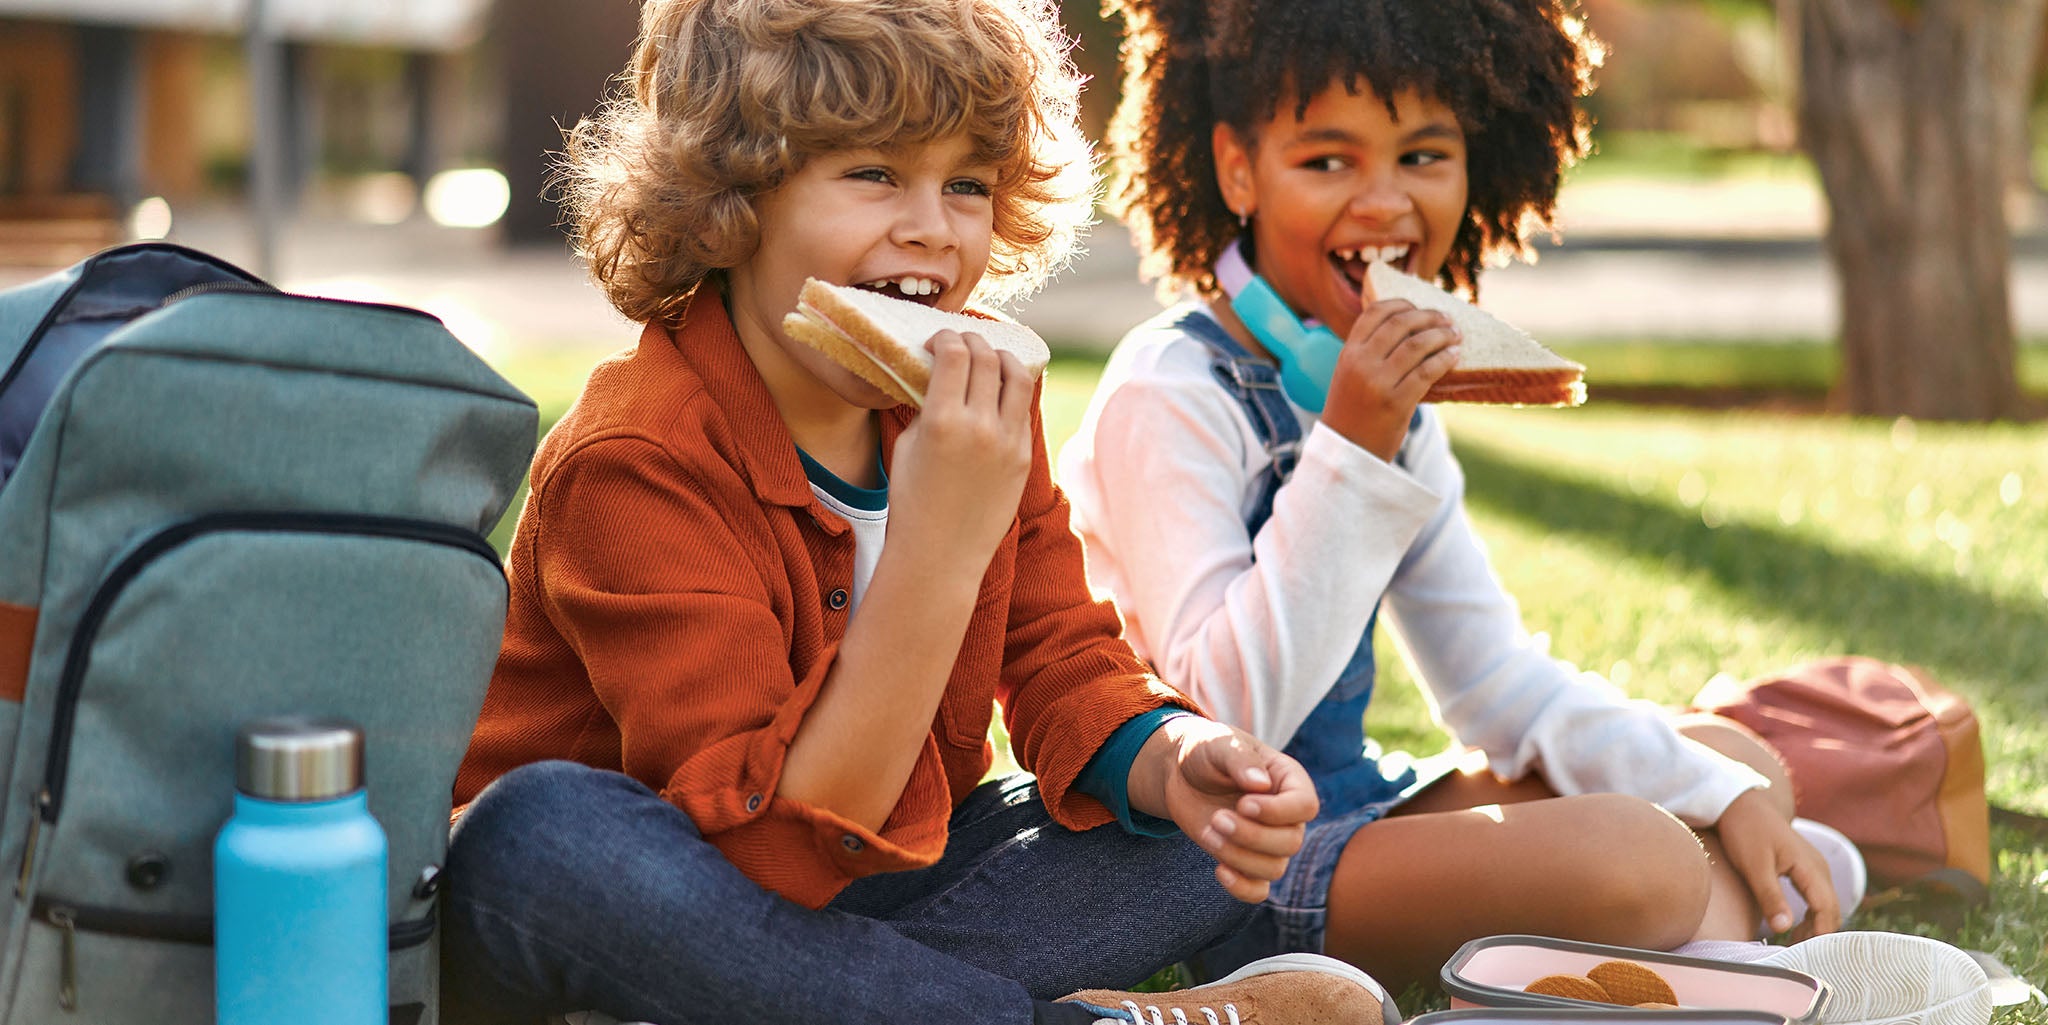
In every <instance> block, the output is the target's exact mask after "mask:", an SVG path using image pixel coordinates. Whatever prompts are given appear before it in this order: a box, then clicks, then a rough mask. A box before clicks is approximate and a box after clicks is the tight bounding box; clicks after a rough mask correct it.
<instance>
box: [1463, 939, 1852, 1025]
mask: <svg viewBox="0 0 2048 1025" xmlns="http://www.w3.org/2000/svg"><path fill="white" fill-rule="evenodd" d="M1602 961H1634V962H1636V963H1637V964H1640V965H1643V966H1644V967H1646V968H1650V969H1652V970H1654V971H1655V972H1656V973H1657V974H1659V975H1661V976H1663V977H1664V980H1665V981H1666V982H1669V983H1670V984H1671V990H1672V992H1673V993H1675V994H1677V996H1678V1003H1679V1006H1680V1008H1681V1010H1678V1011H1660V1010H1651V1009H1642V1010H1636V1009H1633V1008H1621V1009H1620V1010H1624V1011H1629V1012H1630V1015H1629V1020H1628V1023H1623V1022H1622V1021H1621V1020H1620V1019H1610V1018H1603V1019H1601V1020H1602V1021H1613V1022H1614V1023H1615V1025H1631V1023H1633V1022H1634V1021H1635V1020H1636V1019H1637V1018H1638V1017H1640V1016H1643V1015H1649V1016H1652V1017H1654V1018H1656V1019H1657V1020H1659V1021H1665V1022H1670V1023H1673V1025H1677V1023H1681V1022H1685V1021H1688V1020H1690V1019H1688V1018H1686V1017H1684V1015H1685V1014H1687V1013H1688V1012H1693V1011H1706V1010H1712V1011H1717V1012H1729V1011H1747V1012H1763V1013H1764V1014H1765V1015H1766V1016H1768V1017H1771V1018H1774V1019H1783V1020H1784V1021H1785V1022H1787V1023H1788V1025H1814V1023H1816V1022H1818V1021H1819V1020H1820V1013H1821V1010H1822V1008H1824V1007H1826V1006H1827V1001H1828V987H1827V984H1826V983H1824V982H1822V981H1820V980H1819V979H1816V978H1814V977H1813V976H1811V975H1807V974H1805V973H1804V972H1795V971H1793V970H1791V969H1789V968H1779V967H1776V966H1774V965H1760V964H1745V963H1742V962H1739V961H1711V960H1708V959H1706V958H1698V957H1683V956H1680V955H1677V954H1667V953H1663V952H1661V951H1655V950H1638V949H1636V948H1633V947H1614V946H1608V945H1607V944H1604V943H1581V942H1578V941H1576V940H1560V939H1553V938H1551V937H1548V936H1487V937H1484V938H1481V939H1476V940H1473V941H1471V942H1470V943H1467V944H1465V945H1464V946H1462V947H1459V948H1458V952H1457V953H1456V954H1453V955H1452V956H1451V959H1450V960H1449V961H1447V962H1445V963H1444V967H1443V987H1444V992H1445V993H1447V994H1449V995H1450V998H1451V1007H1453V1008H1554V1009H1559V1010H1563V1009H1570V1010H1573V1011H1580V1012H1591V1011H1601V1010H1605V1011H1608V1012H1614V1011H1616V1010H1617V1008H1616V1006H1615V1005H1613V1004H1602V1003H1595V1002H1593V1001H1590V1000H1574V999H1571V998H1569V997H1557V996H1548V995H1545V994H1540V993H1525V992H1523V991H1522V987H1524V986H1527V985H1528V984H1529V983H1531V982H1534V981H1536V980H1537V979H1540V978H1542V977H1543V976H1546V975H1584V974H1586V972H1587V970H1588V969H1590V968H1592V967H1593V966H1594V965H1597V964H1599V963H1600V962H1602ZM1487 1020H1489V1021H1490V1020H1492V1019H1487ZM1545 1020H1553V1021H1555V1020H1567V1019H1562V1018H1551V1019H1545ZM1569 1020H1574V1021H1576V1020H1579V1019H1577V1018H1572V1019H1569ZM1715 1020H1731V1019H1728V1018H1727V1017H1726V1016H1725V1015H1723V1016H1722V1017H1720V1018H1717V1019H1715ZM1742 1020H1744V1021H1750V1020H1752V1019H1746V1018H1745V1019H1742ZM1468 1025H1480V1023H1479V1019H1472V1020H1471V1021H1470V1022H1469V1023H1468Z"/></svg>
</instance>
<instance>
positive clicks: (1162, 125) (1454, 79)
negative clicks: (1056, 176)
mask: <svg viewBox="0 0 2048 1025" xmlns="http://www.w3.org/2000/svg"><path fill="white" fill-rule="evenodd" d="M1567 3H1568V0H1107V2H1106V3H1105V7H1104V10H1105V13H1107V14H1111V15H1114V14H1119V13H1120V14H1122V15H1123V18H1124V22H1125V32H1126V35H1125V38H1124V45H1123V68H1124V86H1123V98H1122V101H1121V103H1120V104H1119V105H1118V108H1117V112H1116V116H1115V118H1114V119H1113V120H1112V122H1111V125H1110V131H1109V143H1110V148H1111V151H1112V154H1113V160H1114V166H1115V174H1116V183H1115V185H1114V186H1113V189H1112V193H1111V197H1110V202H1111V209H1112V210H1113V212H1114V213H1115V214H1116V215H1117V216H1118V217H1119V218H1121V219H1122V220H1123V221H1124V223H1126V224H1127V225H1129V226H1130V228H1131V230H1132V232H1133V233H1134V235H1135V236H1136V240H1137V243H1138V246H1139V248H1140V249H1141V250H1142V251H1143V252H1144V253H1145V254H1146V270H1147V272H1148V273H1150V274H1152V275H1156V276H1161V277H1163V278H1164V279H1165V280H1166V282H1167V283H1168V284H1171V285H1192V286H1194V287H1195V288H1197V289H1199V290H1202V291H1213V290H1214V289H1215V287H1216V282H1215V277H1214V274H1213V272H1212V268H1213V266H1214V265H1215V262H1216V259H1217V257H1218V256H1220V255H1221V254H1222V251H1223V248H1224V247H1225V246H1227V245H1229V244H1230V242H1231V240H1232V239H1234V238H1236V237H1237V235H1238V223H1237V218H1236V216H1235V215H1233V214H1232V213H1231V212H1230V210H1229V209H1228V208H1227V207H1226V206H1225V205H1224V202H1223V196H1222V194H1221V192H1219V191H1218V189H1217V187H1216V165H1215V158H1214V156H1213V155H1212V153H1211V152H1210V135H1211V129H1212V127H1213V126H1214V125H1216V124H1218V123H1222V124H1226V125H1229V126H1230V127H1231V128H1232V129H1234V130H1235V131H1237V132H1238V134H1239V135H1240V137H1242V138H1246V139H1254V140H1255V139H1256V138H1257V129H1258V128H1259V126H1261V125H1263V124H1265V123H1266V122H1267V121H1268V120H1270V119H1271V118H1272V117H1273V116H1274V115H1275V114H1276V113H1277V112H1278V111H1279V105H1280V104H1281V103H1282V102H1283V101H1286V100H1290V99H1291V100H1292V101H1293V102H1294V103H1295V105H1296V116H1300V115H1301V113H1302V112H1304V111H1306V109H1307V107H1308V103H1309V101H1310V100H1311V99H1313V98H1314V97H1315V96H1316V95H1317V94H1319V93H1321V92H1322V91H1323V90H1324V89H1325V88H1328V87H1329V86H1331V85H1336V84H1342V85H1344V86H1345V87H1346V88H1347V89H1351V90H1352V91H1353V92H1354V93H1356V92H1358V91H1361V90H1362V89H1370V90H1371V91H1372V93H1373V94H1374V95H1376V96H1379V97H1381V98H1383V99H1385V100H1387V108H1388V112H1389V113H1390V114H1391V113H1392V112H1393V100H1392V98H1393V97H1395V96H1398V95H1400V94H1402V93H1404V92H1407V91H1410V90H1413V91H1416V92H1418V93H1421V94H1422V95H1424V96H1428V97H1432V98H1434V99H1435V100H1436V101H1438V102H1440V103H1442V104H1444V105H1445V106H1447V107H1449V108H1450V109H1451V111H1452V112H1453V113H1454V114H1455V115H1456V116H1457V118H1458V124H1459V125H1460V126H1461V127H1462V128H1463V129H1464V131H1465V140H1466V152H1467V154H1468V156H1467V161H1466V173H1467V179H1468V180H1467V194H1468V199H1467V204H1466V210H1465V218H1464V221H1463V222H1462V223H1461V224H1460V225H1459V228H1458V234H1457V237H1456V239H1455V240H1454V241H1453V243H1452V246H1451V252H1450V256H1449V258H1448V259H1446V260H1445V261H1444V267H1443V271H1442V274H1441V276H1440V277H1441V281H1442V283H1443V284H1444V286H1445V287H1447V288H1450V289H1453V290H1455V291H1462V292H1465V293H1466V294H1468V295H1475V296H1476V295H1477V293H1478V275H1479V268H1480V267H1481V265H1482V264H1483V263H1485V262H1486V261H1487V260H1488V259H1489V258H1491V257H1495V256H1501V257H1506V256H1527V255H1528V251H1529V246H1528V240H1529V236H1530V233H1531V232H1533V231H1534V230H1537V229H1538V228H1547V227H1549V226H1550V225H1551V216H1552V212H1553V210H1554V208H1555V206H1556V202H1557V189H1558V184H1559V180H1560V178H1561V177H1562V175H1563V172H1564V169H1565V168H1566V167H1568V166H1570V165H1571V164H1572V162H1574V161H1575V160H1577V159H1578V158H1579V157H1581V156H1584V155H1585V153H1586V151H1587V146H1588V137H1587V128H1588V125H1587V120H1586V117H1585V115H1584V113H1583V112H1582V111H1581V110H1580V109H1579V105H1578V100H1579V97H1581V96H1583V95H1584V94H1585V93H1586V91H1587V90H1588V89H1589V88H1590V87H1591V84H1592V74H1593V69H1594V68H1595V67H1596V66H1598V64H1599V61H1600V56H1601V49H1600V45H1599V43H1598V42H1597V41H1596V40H1594V39H1593V38H1592V36H1591V35H1590V34H1589V33H1587V32H1586V31H1585V30H1584V28H1583V26H1582V25H1581V23H1580V22H1579V20H1578V18H1577V17H1576V16H1575V15H1574V14H1573V13H1572V12H1571V11H1570V10H1569V9H1568V8H1567V6H1566V5H1567Z"/></svg>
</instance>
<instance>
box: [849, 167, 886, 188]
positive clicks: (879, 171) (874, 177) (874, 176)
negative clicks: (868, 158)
mask: <svg viewBox="0 0 2048 1025" xmlns="http://www.w3.org/2000/svg"><path fill="white" fill-rule="evenodd" d="M846 176H847V177H848V178H854V179H857V180H860V181H864V182H881V183H884V184H887V183H888V182H890V181H893V180H894V179H893V178H891V177H890V175H889V172H888V171H887V170H885V169H883V168H880V167H859V168H855V169H853V170H851V171H848V172H846Z"/></svg>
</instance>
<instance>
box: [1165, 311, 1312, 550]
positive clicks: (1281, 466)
mask: <svg viewBox="0 0 2048 1025" xmlns="http://www.w3.org/2000/svg"><path fill="white" fill-rule="evenodd" d="M1173 327H1174V328H1175V329H1177V330H1179V331H1181V332H1183V333H1185V334H1186V335H1188V336H1189V337H1191V338H1193V339H1195V340H1196V341H1199V342H1201V343H1202V344H1204V345H1206V346H1208V347H1209V351H1210V353H1211V354H1212V355H1213V357H1214V359H1213V360H1212V362H1211V363H1210V364H1209V372H1210V373H1211V374H1213V375H1215V377H1216V382H1217V383H1218V384H1221V385H1222V386H1223V390H1224V391H1225V392H1227V393H1229V395H1230V397H1231V398H1233V399H1235V400H1236V401H1237V404H1238V406H1239V407H1240V408H1242V409H1243V410H1244V415H1245V418H1246V419H1247V420H1249V421H1250V422H1251V425H1252V433H1254V434H1256V435H1258V438H1259V444H1260V445H1262V446H1264V447H1265V450H1266V455H1267V457H1268V458H1270V459H1271V460H1272V463H1271V464H1270V465H1269V466H1267V467H1266V469H1265V470H1263V471H1261V472H1260V474H1259V478H1258V480H1257V482H1256V483H1255V484H1254V491H1253V493H1254V495H1256V496H1257V497H1256V498H1255V500H1254V501H1253V503H1252V512H1251V515H1250V516H1248V517H1246V519H1245V526H1246V527H1247V528H1249V529H1250V531H1251V532H1252V533H1253V534H1254V535H1256V534H1257V533H1258V532H1259V528H1260V527H1262V526H1264V525H1265V523H1266V520H1267V519H1268V518H1270V517H1271V516H1272V515H1273V496H1274V495H1275V494H1277V493H1278V492H1279V490H1280V485H1282V484H1285V483H1286V482H1287V478H1288V477H1290V476H1292V475H1293V474H1294V467H1295V464H1296V463H1298V462H1300V461H1301V420H1300V419H1299V418H1297V417H1296V416H1295V414H1294V407H1293V406H1291V405H1289V404H1288V402H1287V395H1286V393H1284V392H1283V391H1281V389H1280V367H1279V366H1278V365H1276V364H1275V363H1273V362H1272V361H1271V360H1267V359H1261V358H1259V357H1257V356H1254V355H1252V354H1251V353H1250V352H1249V351H1247V350H1246V349H1245V347H1244V346H1243V345H1241V344H1239V343H1238V341H1237V339H1235V338H1232V337H1230V332H1228V331H1225V330H1223V325H1221V324H1218V323H1217V322H1216V321H1215V320H1214V319H1212V318H1211V317H1209V315H1208V314H1206V313H1203V312H1202V311H1201V310H1199V309H1194V308H1190V309H1189V310H1188V311H1187V312H1186V313H1184V314H1182V315H1181V317H1180V319H1179V320H1177V321H1176V322H1175V323H1174V325H1173Z"/></svg>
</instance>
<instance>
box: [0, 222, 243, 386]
mask: <svg viewBox="0 0 2048 1025" xmlns="http://www.w3.org/2000/svg"><path fill="white" fill-rule="evenodd" d="M142 251H157V252H167V253H176V254H178V255H180V256H183V257H186V258H187V259H191V260H196V261H198V262H200V263H204V264H208V265H210V266H212V267H214V268H215V269H217V270H220V271H223V272H225V273H228V274H231V275H233V276H235V277H238V278H241V279H243V280H244V281H246V282H247V283H249V284H250V285H255V286H260V287H262V288H267V289H270V290H271V291H276V289H275V288H274V287H273V286H271V285H270V284H269V283H268V282H265V281H264V280H262V279H261V278H258V277H256V276H255V275H252V274H250V273H249V272H248V271H245V270H243V269H241V268H240V267H237V266H235V265H234V264H231V263H228V262H227V261H225V260H219V259H215V258H214V257H212V256H209V255H207V254H205V253H202V252H200V251H199V250H197V249H188V248H186V247H185V246H181V245H176V244H174V243H170V242H149V243H143V244H141V245H139V246H131V247H124V248H121V249H110V250H108V251H106V252H104V253H99V254H97V255H94V256H92V257H90V258H88V259H87V260H86V261H85V263H84V265H83V266H82V267H81V268H80V269H79V272H78V280H77V281H73V282H72V283H71V284H70V286H69V287H67V288H65V289H64V294H62V295H60V296H58V297H57V301H56V302H53V303H51V304H50V308H49V310H47V311H45V312H44V313H43V319H41V320H39V321H37V322H36V326H35V330H33V331H30V332H29V333H28V339H27V340H26V341H24V342H22V345H21V351H20V352H18V353H15V355H14V362H13V363H10V364H8V366H7V371H6V372H5V373H0V395H4V394H6V392H7V386H8V385H10V384H13V383H14V379H15V378H16V377H18V376H20V374H21V371H22V368H23V367H26V366H28V361H29V357H31V356H33V355H35V351H36V346H37V344H39V343H40V342H42V340H43V336H44V335H46V334H48V333H49V332H50V327H51V326H52V325H54V324H55V323H56V322H57V315H58V314H60V313H62V312H64V310H65V308H66V307H68V306H70V305H71V300H73V299H76V298H78V293H79V290H81V289H83V288H84V287H85V283H86V282H87V281H89V280H91V279H92V275H93V272H94V271H96V270H98V269H99V267H100V264H101V263H102V262H104V261H106V260H109V259H113V258H116V257H121V256H129V255H133V254H135V253H137V252H142ZM196 287H198V286H190V287H187V288H185V289H182V290H181V291H180V292H176V293H173V294H172V296H171V298H177V297H179V296H180V295H182V294H183V293H184V292H190V291H191V290H192V288H196ZM170 301H171V299H169V298H167V299H165V300H164V301H163V302H160V303H158V304H157V306H158V307H159V308H161V307H163V306H165V305H167V304H168V303H169V302H170Z"/></svg>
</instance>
